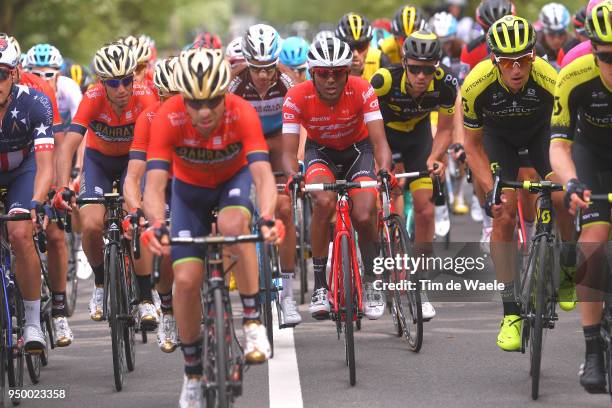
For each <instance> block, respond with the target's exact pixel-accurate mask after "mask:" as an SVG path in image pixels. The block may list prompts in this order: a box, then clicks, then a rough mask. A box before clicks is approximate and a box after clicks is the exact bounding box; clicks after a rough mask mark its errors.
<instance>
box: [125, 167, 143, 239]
mask: <svg viewBox="0 0 612 408" xmlns="http://www.w3.org/2000/svg"><path fill="white" fill-rule="evenodd" d="M146 167H147V164H146V162H145V161H143V160H138V159H130V161H129V162H128V169H127V173H126V175H125V181H124V182H123V199H124V200H125V204H126V206H127V208H129V209H130V213H129V214H128V216H127V217H126V218H125V220H124V221H125V222H126V223H127V225H124V228H123V231H124V232H125V236H126V237H127V238H128V239H131V238H132V228H130V225H129V224H131V222H132V218H133V217H137V218H141V216H140V213H141V212H142V210H141V208H142V195H141V193H140V183H141V181H142V177H143V176H144V173H145V170H146ZM139 210H140V211H139ZM138 222H139V223H140V220H138Z"/></svg>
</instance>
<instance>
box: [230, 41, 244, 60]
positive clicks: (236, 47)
mask: <svg viewBox="0 0 612 408" xmlns="http://www.w3.org/2000/svg"><path fill="white" fill-rule="evenodd" d="M225 56H226V57H227V58H228V59H229V62H230V64H235V63H236V62H239V61H244V54H243V53H242V37H236V38H234V39H233V40H232V41H230V43H229V44H227V47H226V48H225Z"/></svg>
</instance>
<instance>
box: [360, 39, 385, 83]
mask: <svg viewBox="0 0 612 408" xmlns="http://www.w3.org/2000/svg"><path fill="white" fill-rule="evenodd" d="M383 57H384V54H383V53H382V52H381V51H380V50H378V49H376V48H374V47H370V48H368V53H367V54H366V56H365V61H364V63H363V73H362V74H361V77H362V78H363V79H365V80H366V81H369V80H370V78H372V76H373V75H374V73H375V72H376V71H378V69H379V68H380V67H381V66H385V65H387V64H385V63H384V62H383ZM385 59H386V58H385Z"/></svg>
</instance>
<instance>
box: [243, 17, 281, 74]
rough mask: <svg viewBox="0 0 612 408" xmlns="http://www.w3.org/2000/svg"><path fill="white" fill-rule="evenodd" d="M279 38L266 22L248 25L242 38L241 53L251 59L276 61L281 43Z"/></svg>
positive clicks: (272, 62)
mask: <svg viewBox="0 0 612 408" xmlns="http://www.w3.org/2000/svg"><path fill="white" fill-rule="evenodd" d="M281 42H282V41H281V38H280V35H279V34H278V32H277V31H276V29H274V27H272V26H269V25H267V24H255V25H254V26H251V27H249V29H248V30H247V31H246V33H245V34H244V37H243V38H242V54H243V55H244V57H245V58H246V59H247V61H248V60H251V61H253V60H254V61H259V62H269V63H271V64H274V63H276V61H278V56H279V55H280V52H281V49H282V45H281Z"/></svg>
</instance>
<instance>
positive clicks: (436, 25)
mask: <svg viewBox="0 0 612 408" xmlns="http://www.w3.org/2000/svg"><path fill="white" fill-rule="evenodd" d="M429 28H430V29H431V31H432V32H433V33H434V34H435V35H437V36H438V37H439V38H440V39H444V38H448V37H453V36H455V35H457V19H456V18H455V16H453V15H452V14H451V13H447V12H446V11H441V12H439V13H436V14H434V15H433V16H432V17H431V19H430V20H429Z"/></svg>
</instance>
